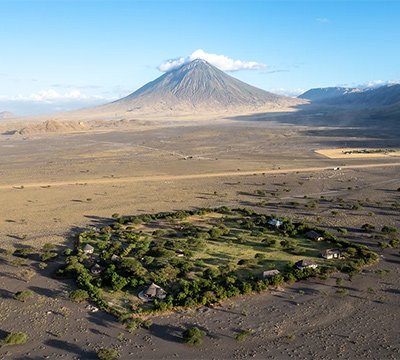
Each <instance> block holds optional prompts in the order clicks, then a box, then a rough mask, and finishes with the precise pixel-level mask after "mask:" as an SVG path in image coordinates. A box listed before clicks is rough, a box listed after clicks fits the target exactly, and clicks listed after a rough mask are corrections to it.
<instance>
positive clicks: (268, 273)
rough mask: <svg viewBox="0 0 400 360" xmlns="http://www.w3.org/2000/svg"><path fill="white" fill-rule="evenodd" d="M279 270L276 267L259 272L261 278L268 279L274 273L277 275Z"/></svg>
mask: <svg viewBox="0 0 400 360" xmlns="http://www.w3.org/2000/svg"><path fill="white" fill-rule="evenodd" d="M280 273H281V272H280V271H279V270H277V269H273V270H266V271H263V272H262V274H261V279H269V278H272V277H274V276H276V275H279V274H280Z"/></svg>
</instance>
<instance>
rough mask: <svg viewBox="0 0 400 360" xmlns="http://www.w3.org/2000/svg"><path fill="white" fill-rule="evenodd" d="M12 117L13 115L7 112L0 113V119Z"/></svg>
mask: <svg viewBox="0 0 400 360" xmlns="http://www.w3.org/2000/svg"><path fill="white" fill-rule="evenodd" d="M13 117H15V115H14V114H13V113H12V112H9V111H1V112H0V119H11V118H13Z"/></svg>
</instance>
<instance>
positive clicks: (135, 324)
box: [125, 318, 143, 333]
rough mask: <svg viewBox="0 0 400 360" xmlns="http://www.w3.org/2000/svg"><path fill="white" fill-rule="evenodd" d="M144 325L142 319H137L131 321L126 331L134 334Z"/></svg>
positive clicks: (127, 324)
mask: <svg viewBox="0 0 400 360" xmlns="http://www.w3.org/2000/svg"><path fill="white" fill-rule="evenodd" d="M142 324H143V320H142V319H140V318H135V319H132V320H129V321H128V322H127V323H126V325H125V329H126V330H127V331H129V332H130V333H133V332H134V331H135V330H137V329H139V327H140V326H141V325H142Z"/></svg>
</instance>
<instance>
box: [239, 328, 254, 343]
mask: <svg viewBox="0 0 400 360" xmlns="http://www.w3.org/2000/svg"><path fill="white" fill-rule="evenodd" d="M253 332H254V331H253V330H242V331H240V332H238V333H237V334H236V336H235V339H236V340H237V341H244V340H246V338H247V337H248V336H249V335H251V334H252V333H253Z"/></svg>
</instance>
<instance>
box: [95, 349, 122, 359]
mask: <svg viewBox="0 0 400 360" xmlns="http://www.w3.org/2000/svg"><path fill="white" fill-rule="evenodd" d="M97 357H98V358H99V359H100V360H114V359H117V358H119V353H118V351H117V350H115V349H106V348H102V349H99V351H97Z"/></svg>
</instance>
